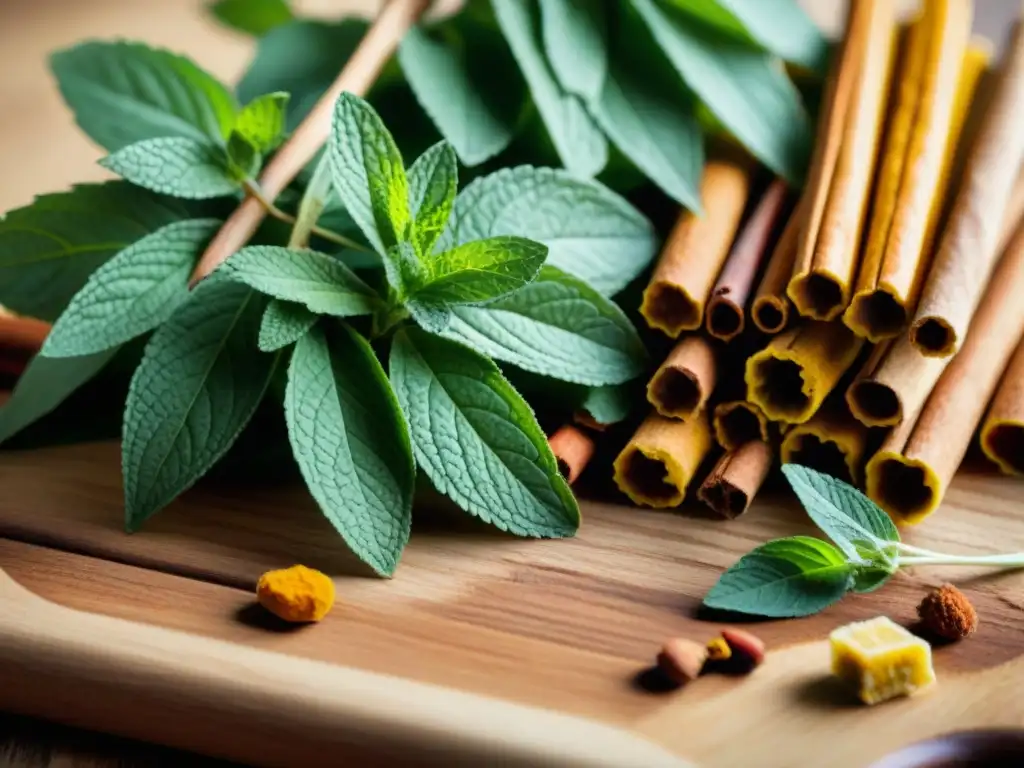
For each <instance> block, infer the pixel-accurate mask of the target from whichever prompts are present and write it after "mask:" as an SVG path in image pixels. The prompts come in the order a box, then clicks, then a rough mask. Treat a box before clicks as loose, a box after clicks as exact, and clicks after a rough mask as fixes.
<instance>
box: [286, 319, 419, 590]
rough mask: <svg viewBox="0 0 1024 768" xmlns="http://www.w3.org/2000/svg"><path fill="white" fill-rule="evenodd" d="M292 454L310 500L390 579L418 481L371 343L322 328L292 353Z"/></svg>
mask: <svg viewBox="0 0 1024 768" xmlns="http://www.w3.org/2000/svg"><path fill="white" fill-rule="evenodd" d="M285 418H286V420H287V422H288V437H289V439H290V441H291V444H292V452H293V453H294V454H295V460H296V461H297V462H298V465H299V469H300V470H301V471H302V476H303V477H304V478H305V479H306V485H307V486H308V487H309V491H310V493H311V494H312V495H313V498H315V499H316V501H317V503H318V504H319V505H320V508H321V509H322V510H323V512H324V514H325V515H326V516H327V519H328V520H330V521H331V525H333V526H334V527H335V529H336V530H337V531H338V533H340V534H341V535H342V537H343V538H344V539H345V542H346V543H347V544H348V546H349V547H350V548H351V549H352V551H353V552H354V553H355V554H356V555H358V557H359V559H360V560H362V561H363V562H365V563H367V564H369V565H370V566H372V567H373V569H374V570H375V571H377V573H379V574H381V575H391V573H393V572H394V570H395V567H396V566H397V565H398V559H399V557H400V556H401V554H402V549H403V548H404V547H405V544H406V542H407V541H408V540H409V525H410V521H411V519H412V496H413V488H414V485H415V478H416V465H415V463H414V462H413V457H412V449H411V447H410V445H409V430H408V427H406V424H405V419H404V418H403V416H402V411H401V409H400V408H399V406H398V402H397V400H396V399H395V394H394V392H392V391H391V386H390V384H388V379H387V376H386V375H385V374H384V370H383V368H381V365H380V363H379V362H377V358H376V356H375V355H374V354H373V350H372V349H370V345H369V344H368V343H367V342H366V340H365V339H364V338H363V337H362V336H360V335H359V334H357V333H356V332H355V331H353V330H352V329H351V328H348V327H347V326H345V325H344V324H340V327H338V326H332V327H331V328H330V330H325V328H324V325H323V324H321V325H320V326H317V327H316V328H313V329H312V330H311V331H310V332H309V333H308V334H306V335H305V336H303V337H302V338H301V339H300V340H299V342H298V344H297V345H296V346H295V351H294V352H293V353H292V362H291V365H290V366H289V368H288V388H287V390H286V394H285Z"/></svg>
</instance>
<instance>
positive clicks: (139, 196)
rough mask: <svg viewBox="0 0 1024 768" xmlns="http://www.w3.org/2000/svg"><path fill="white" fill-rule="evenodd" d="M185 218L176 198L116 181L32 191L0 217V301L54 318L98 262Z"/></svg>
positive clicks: (21, 310)
mask: <svg viewBox="0 0 1024 768" xmlns="http://www.w3.org/2000/svg"><path fill="white" fill-rule="evenodd" d="M187 216H188V213H187V211H186V210H185V208H184V207H183V206H182V204H181V203H179V202H177V201H175V200H172V199H170V198H164V197H160V196H158V195H154V194H152V193H150V192H147V191H146V190H142V189H139V188H138V187H133V186H132V185H130V184H127V183H126V182H123V181H111V182H106V183H104V184H84V185H80V186H76V187H73V188H72V189H71V190H69V191H68V192H60V193H57V194H52V195H42V196H40V197H37V198H36V199H35V201H33V202H32V204H31V205H28V206H25V207H24V208H18V209H16V210H13V211H10V212H8V213H7V216H6V217H5V218H4V219H2V220H0V304H2V305H3V306H5V307H7V308H8V309H10V310H11V311H12V312H17V313H19V314H24V315H29V316H31V317H37V318H39V319H41V320H46V321H49V322H53V321H54V320H56V319H57V317H58V316H60V313H61V312H63V311H64V309H65V308H66V307H67V305H68V302H70V301H71V298H72V297H73V296H74V295H75V294H76V293H78V291H79V290H81V289H82V287H83V286H84V285H85V283H86V281H87V280H88V279H89V276H90V275H91V274H92V273H93V272H95V271H96V269H97V267H99V266H100V265H102V264H103V263H104V262H106V261H107V260H108V259H109V258H110V257H112V256H113V255H114V254H116V253H117V252H118V251H120V250H121V249H123V248H126V247H127V246H129V245H131V244H132V243H133V242H135V241H137V240H139V239H141V238H143V237H145V236H146V235H148V234H150V233H152V232H155V231H157V230H158V229H160V228H161V227H163V226H166V225H167V224H170V223H171V222H173V221H177V220H179V219H183V218H186V217H187Z"/></svg>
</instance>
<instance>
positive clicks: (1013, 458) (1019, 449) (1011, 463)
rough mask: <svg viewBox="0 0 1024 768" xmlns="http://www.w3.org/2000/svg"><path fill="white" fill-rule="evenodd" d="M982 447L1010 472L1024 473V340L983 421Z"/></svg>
mask: <svg viewBox="0 0 1024 768" xmlns="http://www.w3.org/2000/svg"><path fill="white" fill-rule="evenodd" d="M981 450H983V451H984V452H985V455H986V456H988V457H989V458H990V459H991V460H992V461H994V462H995V463H996V465H997V466H998V467H999V469H1001V470H1002V471H1003V472H1005V473H1006V474H1008V475H1024V341H1021V342H1020V343H1019V344H1017V351H1016V352H1014V353H1013V357H1012V358H1011V359H1010V364H1009V365H1008V366H1006V370H1005V371H1004V372H1003V377H1002V379H1001V380H1000V382H999V389H997V390H996V395H995V397H994V398H993V399H992V405H991V406H990V407H989V409H988V415H986V416H985V421H984V423H982V425H981Z"/></svg>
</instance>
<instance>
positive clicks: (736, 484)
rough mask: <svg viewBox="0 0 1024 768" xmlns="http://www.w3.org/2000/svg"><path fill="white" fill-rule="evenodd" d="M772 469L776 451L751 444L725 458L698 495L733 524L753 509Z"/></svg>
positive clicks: (739, 448)
mask: <svg viewBox="0 0 1024 768" xmlns="http://www.w3.org/2000/svg"><path fill="white" fill-rule="evenodd" d="M771 467H772V450H771V448H769V447H768V444H767V443H765V442H762V441H761V440H750V441H748V442H746V443H744V444H743V445H741V446H739V447H738V448H736V449H734V450H731V451H729V452H728V453H727V454H725V455H724V456H722V458H720V459H719V460H718V463H717V464H716V465H715V468H714V469H713V470H711V474H709V475H708V476H707V478H706V479H705V480H704V482H703V483H702V484H701V486H700V489H699V490H698V491H697V498H699V499H700V500H701V501H703V502H704V503H705V504H706V505H707V506H708V507H710V508H711V510H712V511H714V512H715V513H717V514H719V515H721V516H722V517H724V518H726V519H728V520H733V519H735V518H737V517H739V516H740V515H742V514H743V513H744V512H746V511H747V510H748V509H749V508H750V502H752V501H753V500H754V496H756V495H757V492H758V491H759V490H761V486H762V485H763V484H764V480H765V478H766V477H767V476H768V470H770V469H771Z"/></svg>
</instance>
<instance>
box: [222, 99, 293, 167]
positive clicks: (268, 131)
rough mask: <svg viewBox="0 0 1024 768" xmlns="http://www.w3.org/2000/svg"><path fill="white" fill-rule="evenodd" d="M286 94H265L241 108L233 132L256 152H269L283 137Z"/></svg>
mask: <svg viewBox="0 0 1024 768" xmlns="http://www.w3.org/2000/svg"><path fill="white" fill-rule="evenodd" d="M288 99H289V96H288V94H287V93H283V92H277V93H266V94H264V95H262V96H259V97H257V98H255V99H253V100H252V101H250V102H249V103H248V104H246V105H245V107H243V109H242V111H241V112H239V113H238V119H237V120H236V121H235V131H237V132H238V133H239V134H241V136H242V138H244V139H245V140H246V141H248V142H249V143H250V144H252V146H253V147H255V149H256V151H257V152H269V151H271V150H272V149H275V148H276V147H277V145H278V144H280V143H281V139H282V138H283V136H284V125H285V115H286V113H287V109H288Z"/></svg>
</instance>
